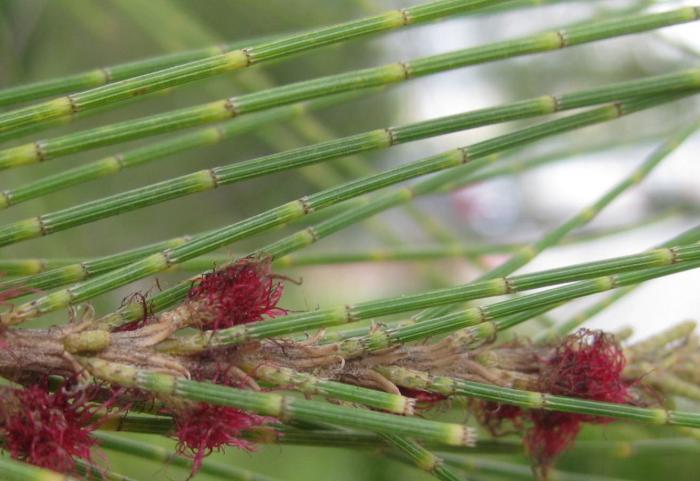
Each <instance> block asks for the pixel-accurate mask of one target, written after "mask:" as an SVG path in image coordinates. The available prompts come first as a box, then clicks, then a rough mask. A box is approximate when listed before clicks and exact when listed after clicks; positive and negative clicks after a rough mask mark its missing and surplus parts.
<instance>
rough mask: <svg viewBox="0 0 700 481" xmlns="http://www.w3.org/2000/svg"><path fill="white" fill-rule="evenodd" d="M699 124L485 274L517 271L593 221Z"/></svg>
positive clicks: (491, 276)
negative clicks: (575, 212) (574, 213)
mask: <svg viewBox="0 0 700 481" xmlns="http://www.w3.org/2000/svg"><path fill="white" fill-rule="evenodd" d="M698 128H700V124H695V125H691V126H690V127H688V128H686V129H683V130H681V131H679V132H677V133H675V134H674V135H672V136H671V137H669V138H668V139H667V140H666V141H665V142H663V143H662V144H661V145H660V146H659V147H657V148H656V149H655V150H654V151H653V152H652V153H651V154H650V155H649V156H648V157H647V159H646V160H645V161H644V162H643V163H642V164H641V165H640V166H638V167H637V168H636V169H635V170H634V171H633V172H632V173H631V174H630V175H629V176H628V177H626V178H625V179H624V180H622V181H621V182H619V183H618V184H616V185H615V186H614V187H613V188H612V189H610V190H609V191H607V192H606V193H605V194H603V195H602V196H601V197H600V198H599V199H598V200H596V201H595V202H594V203H592V204H591V205H589V206H587V207H585V208H584V209H583V210H581V211H580V212H579V213H578V214H576V215H574V216H573V217H571V218H570V219H568V220H567V221H566V222H564V223H563V224H561V225H560V226H558V227H557V228H555V229H553V230H552V231H550V232H548V233H547V234H546V235H544V236H543V237H542V238H541V239H540V240H538V241H537V242H534V243H532V244H530V245H528V246H526V247H524V248H523V249H522V250H520V251H519V252H518V253H517V254H515V255H513V256H512V257H511V258H510V259H508V260H507V261H506V262H504V263H503V264H501V265H499V266H498V267H496V268H495V269H492V270H491V271H489V272H488V274H487V275H486V278H494V277H501V276H504V275H508V274H510V273H512V272H515V271H516V270H517V269H519V268H520V267H522V266H524V265H525V264H527V263H528V262H529V261H530V260H531V259H532V258H533V257H534V256H536V255H537V254H539V253H540V252H542V251H543V250H544V249H546V248H548V247H550V246H553V245H555V244H558V243H559V242H560V241H561V240H562V239H563V238H564V237H565V236H566V235H567V234H568V233H569V232H571V231H572V230H574V229H577V228H579V227H581V226H583V225H585V224H587V223H588V222H590V221H591V220H592V219H594V218H595V217H596V216H597V215H598V214H599V213H600V212H601V211H602V210H603V209H604V208H605V207H607V206H608V205H610V204H611V203H612V202H613V201H614V200H615V199H617V198H618V197H619V196H620V195H622V194H623V193H625V192H626V191H627V190H628V189H629V188H630V187H633V186H635V185H637V184H639V183H640V182H642V181H643V180H644V179H645V178H646V177H647V176H648V175H649V173H650V172H651V171H652V170H653V169H654V168H655V167H656V166H658V165H659V163H660V162H661V161H662V160H663V159H665V158H666V157H668V156H669V154H671V153H672V152H673V151H675V150H676V148H677V147H678V146H679V145H680V144H681V143H683V142H684V141H685V140H686V139H687V138H688V137H690V136H691V135H692V134H694V133H695V132H696V131H697V130H698Z"/></svg>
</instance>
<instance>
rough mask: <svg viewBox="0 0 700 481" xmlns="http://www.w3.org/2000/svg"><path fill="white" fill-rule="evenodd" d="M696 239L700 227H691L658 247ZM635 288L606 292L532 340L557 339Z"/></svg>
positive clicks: (698, 235)
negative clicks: (597, 299) (599, 298)
mask: <svg viewBox="0 0 700 481" xmlns="http://www.w3.org/2000/svg"><path fill="white" fill-rule="evenodd" d="M698 241H700V227H693V228H691V229H688V230H687V231H685V232H683V233H681V234H680V235H678V236H676V237H674V238H673V239H670V240H668V241H666V242H664V243H662V244H660V245H659V247H672V246H682V245H687V244H691V243H695V242H698ZM636 288H637V286H629V287H623V288H621V289H617V290H616V291H615V292H613V293H611V294H608V295H607V296H606V297H604V298H603V299H601V300H600V301H598V302H595V303H594V304H593V305H591V306H588V307H586V308H585V309H584V310H582V311H581V312H579V313H578V314H576V315H574V316H572V317H571V318H569V319H568V320H566V321H564V322H562V323H559V324H557V325H556V326H554V327H552V328H551V329H547V330H545V331H542V332H540V333H539V334H537V335H536V336H535V337H534V340H535V341H537V342H542V341H546V340H549V339H557V338H559V337H562V336H565V335H567V334H568V333H570V332H572V331H573V330H574V329H576V328H577V327H579V326H581V325H583V324H584V323H585V322H586V321H588V320H589V319H591V318H592V317H594V316H596V315H598V314H600V313H601V312H603V311H604V310H605V309H607V308H608V307H609V306H611V305H612V304H614V303H615V302H617V301H618V300H620V299H622V298H623V297H625V296H626V295H627V294H629V293H630V292H632V291H633V290H634V289H636Z"/></svg>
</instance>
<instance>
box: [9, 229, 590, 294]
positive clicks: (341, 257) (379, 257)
mask: <svg viewBox="0 0 700 481" xmlns="http://www.w3.org/2000/svg"><path fill="white" fill-rule="evenodd" d="M586 240H588V239H587V238H581V239H572V242H574V241H582V242H583V241H586ZM167 242H177V241H175V239H172V240H170V241H167ZM157 245H159V246H165V245H166V244H165V243H158V244H157ZM520 247H522V244H483V245H480V244H461V243H454V244H441V245H430V246H425V247H414V246H408V245H407V246H396V247H383V248H378V249H369V250H357V251H342V252H341V251H338V252H335V251H332V252H313V253H303V254H295V255H287V256H283V257H279V258H278V259H275V261H274V265H276V266H278V267H303V266H315V265H324V264H352V263H356V262H412V261H428V260H437V259H449V258H453V257H454V258H463V257H471V256H483V255H489V254H503V253H508V252H515V251H516V250H517V249H518V248H520ZM158 250H160V249H158ZM232 257H238V256H237V255H234V256H231V255H225V254H211V255H208V256H202V257H198V258H196V259H192V260H190V261H187V262H183V263H182V264H180V265H178V266H174V267H173V268H174V269H180V270H183V271H197V272H199V271H202V270H206V269H210V268H212V267H214V266H220V265H223V264H226V263H228V262H230V261H231V258H232ZM104 258H106V257H104ZM104 258H101V259H104ZM94 260H95V259H89V258H87V257H83V258H72V257H70V258H69V257H64V258H61V257H50V258H48V257H47V258H25V259H0V272H2V274H3V275H5V276H31V275H34V274H40V273H43V272H47V271H49V270H52V269H58V268H61V267H65V266H68V265H72V264H78V263H81V262H91V261H94ZM24 285H27V284H24ZM3 286H4V284H3V283H0V289H3V288H4V287H3Z"/></svg>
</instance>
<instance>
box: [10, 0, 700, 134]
mask: <svg viewBox="0 0 700 481" xmlns="http://www.w3.org/2000/svg"><path fill="white" fill-rule="evenodd" d="M501 1H505V0H436V1H433V2H430V3H426V4H422V5H415V6H413V7H408V8H404V9H400V10H391V11H388V12H386V13H383V14H380V15H375V16H372V17H367V18H363V19H359V20H354V21H350V22H346V23H342V24H338V25H333V26H330V27H324V28H320V29H316V30H311V31H307V32H302V33H298V34H292V35H289V36H286V37H282V38H279V39H276V40H272V41H268V42H262V43H259V44H256V45H252V46H248V47H247V48H243V49H237V50H233V51H230V52H225V53H221V54H217V55H212V56H210V57H205V58H202V59H199V60H194V61H192V62H188V63H185V64H181V65H175V66H172V67H169V68H166V69H162V70H157V71H155V72H151V73H147V74H144V75H140V76H137V77H131V78H127V79H124V80H121V81H119V82H114V83H111V84H108V85H103V86H101V87H97V88H94V89H91V90H86V91H83V92H79V93H75V94H71V95H67V96H64V97H60V98H57V99H54V100H50V101H47V102H43V103H40V104H37V105H32V106H29V107H25V108H22V109H17V110H13V111H10V112H7V113H5V114H2V115H0V132H5V131H10V130H13V129H16V128H20V127H22V126H25V125H27V124H31V123H34V122H44V121H47V120H52V119H56V118H61V117H70V116H71V115H73V114H75V113H76V112H84V111H86V110H90V109H93V108H96V107H99V106H105V105H113V104H116V103H118V102H122V101H124V100H127V99H129V98H131V97H134V96H138V95H143V94H146V93H148V92H153V91H156V90H162V89H165V88H168V87H174V86H176V85H182V84H184V83H188V82H193V81H195V80H199V79H203V78H207V77H211V76H213V75H218V74H221V73H224V72H228V71H232V70H237V69H241V68H245V67H248V66H250V65H253V64H258V63H261V62H266V61H270V60H275V59H281V58H285V57H288V56H290V55H293V54H297V53H300V52H304V51H307V50H311V49H316V48H319V47H323V46H326V45H331V44H333V43H338V42H343V41H346V40H350V39H353V38H359V37H363V36H367V35H370V34H374V33H378V32H383V31H388V30H392V29H396V28H401V27H404V26H407V25H414V24H418V23H424V22H428V21H431V20H435V19H438V18H441V17H446V16H450V15H455V14H458V13H462V12H468V11H470V10H474V9H478V8H480V7H483V6H485V5H486V4H493V3H497V2H501ZM690 14H692V11H689V12H685V15H686V16H687V15H690ZM688 20H689V19H688ZM675 21H676V22H677V21H678V20H675ZM686 21H687V20H686ZM106 74H107V72H104V71H102V70H99V71H97V72H96V74H95V75H102V76H103V77H104V76H106Z"/></svg>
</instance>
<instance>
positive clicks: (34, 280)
mask: <svg viewBox="0 0 700 481" xmlns="http://www.w3.org/2000/svg"><path fill="white" fill-rule="evenodd" d="M191 239H192V237H190V236H182V237H175V238H173V239H169V240H167V241H164V242H158V243H156V244H151V245H147V246H144V247H138V248H136V249H132V250H128V251H124V252H121V253H119V254H113V255H110V256H105V257H100V258H97V259H85V260H80V261H77V262H76V261H75V260H72V261H69V262H67V263H66V264H65V265H63V266H61V267H59V268H55V269H49V270H46V271H43V269H44V268H45V266H46V265H47V264H44V261H43V260H41V259H35V260H29V261H25V262H23V263H22V268H23V269H27V270H35V271H36V270H38V271H39V273H38V274H36V275H30V276H26V277H18V278H16V279H8V280H2V281H0V292H7V291H11V290H13V289H17V290H18V291H17V295H23V293H26V289H51V288H53V287H56V286H61V285H65V284H69V283H72V282H77V281H81V280H83V279H87V278H88V277H92V276H95V275H97V274H100V273H104V272H109V271H111V270H114V269H116V268H118V267H121V266H124V265H127V264H131V263H132V262H136V261H137V260H139V259H142V258H144V257H146V256H148V255H151V254H154V253H156V252H160V251H162V250H163V249H169V248H172V247H177V246H179V245H182V244H184V243H185V242H187V241H189V240H191ZM3 267H10V266H9V265H7V264H5V262H4V261H0V272H2V273H4V274H9V272H8V271H9V270H10V269H8V271H5V270H3ZM42 271H43V272H42ZM8 295H9V297H8V298H12V297H15V296H13V295H11V294H8Z"/></svg>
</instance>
